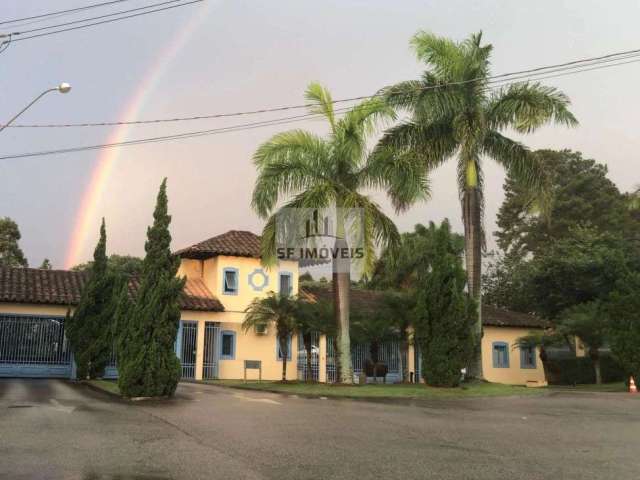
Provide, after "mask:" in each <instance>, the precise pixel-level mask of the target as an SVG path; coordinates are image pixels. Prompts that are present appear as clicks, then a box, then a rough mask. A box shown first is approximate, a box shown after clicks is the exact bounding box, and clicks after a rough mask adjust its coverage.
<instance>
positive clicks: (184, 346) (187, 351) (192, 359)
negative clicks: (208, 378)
mask: <svg viewBox="0 0 640 480" xmlns="http://www.w3.org/2000/svg"><path fill="white" fill-rule="evenodd" d="M180 347H181V348H180V363H181V364H182V378H195V376H196V375H195V374H196V352H197V348H198V322H184V321H183V322H182V341H181V344H180Z"/></svg>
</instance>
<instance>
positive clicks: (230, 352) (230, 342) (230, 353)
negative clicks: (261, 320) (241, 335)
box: [220, 330, 236, 360]
mask: <svg viewBox="0 0 640 480" xmlns="http://www.w3.org/2000/svg"><path fill="white" fill-rule="evenodd" d="M235 359H236V332H234V331H233V330H223V331H222V332H221V334H220V360H235Z"/></svg>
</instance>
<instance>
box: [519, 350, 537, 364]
mask: <svg viewBox="0 0 640 480" xmlns="http://www.w3.org/2000/svg"><path fill="white" fill-rule="evenodd" d="M520 368H536V348H535V347H521V348H520Z"/></svg>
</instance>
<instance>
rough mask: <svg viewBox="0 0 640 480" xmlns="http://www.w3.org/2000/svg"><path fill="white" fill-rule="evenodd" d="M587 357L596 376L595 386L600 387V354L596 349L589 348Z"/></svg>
mask: <svg viewBox="0 0 640 480" xmlns="http://www.w3.org/2000/svg"><path fill="white" fill-rule="evenodd" d="M589 356H590V357H591V362H592V363H593V370H594V372H595V374H596V385H600V384H601V383H602V372H601V370H600V352H599V351H598V349H597V348H591V349H589Z"/></svg>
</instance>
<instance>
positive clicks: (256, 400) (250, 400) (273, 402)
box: [233, 393, 282, 405]
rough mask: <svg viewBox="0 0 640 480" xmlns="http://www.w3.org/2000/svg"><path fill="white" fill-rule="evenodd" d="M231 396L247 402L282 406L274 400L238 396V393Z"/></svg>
mask: <svg viewBox="0 0 640 480" xmlns="http://www.w3.org/2000/svg"><path fill="white" fill-rule="evenodd" d="M233 396H234V397H236V398H239V399H240V400H246V401H248V402H262V403H269V404H271V405H282V403H280V402H276V401H275V400H271V399H270V398H253V397H245V396H244V395H240V394H239V393H236V394H234V395H233Z"/></svg>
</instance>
